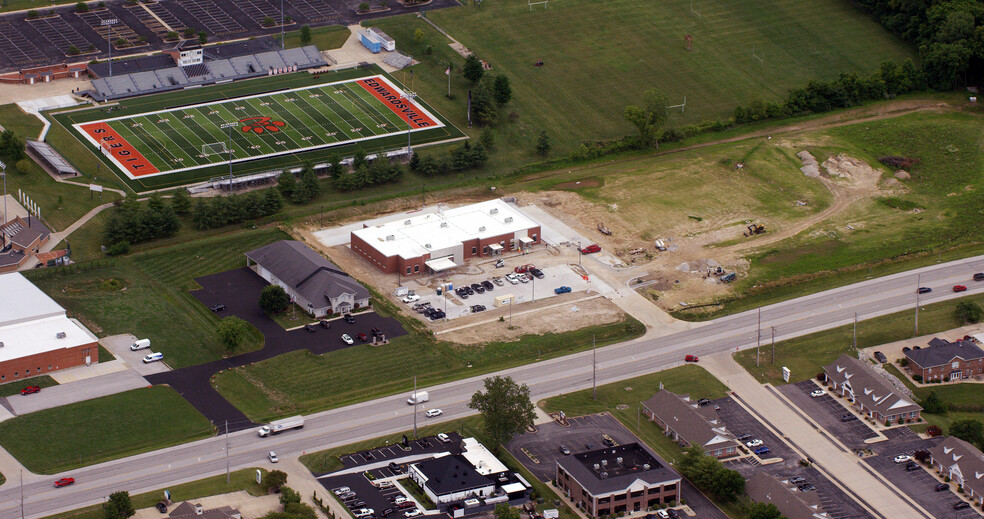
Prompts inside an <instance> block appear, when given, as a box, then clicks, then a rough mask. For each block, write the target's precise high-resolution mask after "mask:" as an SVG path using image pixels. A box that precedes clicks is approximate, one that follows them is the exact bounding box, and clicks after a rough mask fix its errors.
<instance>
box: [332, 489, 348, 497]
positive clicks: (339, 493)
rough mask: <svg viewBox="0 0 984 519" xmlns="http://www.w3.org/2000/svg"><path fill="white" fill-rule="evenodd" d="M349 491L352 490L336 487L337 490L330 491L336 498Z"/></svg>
mask: <svg viewBox="0 0 984 519" xmlns="http://www.w3.org/2000/svg"><path fill="white" fill-rule="evenodd" d="M351 491H352V489H351V488H349V487H338V488H336V489H334V490H332V492H334V493H335V495H336V496H339V495H342V494H344V493H346V492H351Z"/></svg>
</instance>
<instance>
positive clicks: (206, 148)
mask: <svg viewBox="0 0 984 519" xmlns="http://www.w3.org/2000/svg"><path fill="white" fill-rule="evenodd" d="M228 152H229V148H226V143H224V142H212V143H208V144H202V155H204V156H206V157H208V156H210V155H219V154H222V153H228Z"/></svg>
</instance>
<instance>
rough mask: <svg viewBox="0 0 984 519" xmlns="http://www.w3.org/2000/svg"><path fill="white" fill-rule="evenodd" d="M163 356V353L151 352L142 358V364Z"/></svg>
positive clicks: (155, 360) (157, 359)
mask: <svg viewBox="0 0 984 519" xmlns="http://www.w3.org/2000/svg"><path fill="white" fill-rule="evenodd" d="M163 358H164V354H163V353H159V352H158V353H151V354H150V355H147V356H146V357H144V358H143V361H144V364H150V363H151V362H157V361H159V360H161V359H163Z"/></svg>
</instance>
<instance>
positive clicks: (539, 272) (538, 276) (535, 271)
mask: <svg viewBox="0 0 984 519" xmlns="http://www.w3.org/2000/svg"><path fill="white" fill-rule="evenodd" d="M530 274H533V275H534V276H536V279H543V277H544V276H543V271H542V270H540V269H538V268H536V267H533V268H530Z"/></svg>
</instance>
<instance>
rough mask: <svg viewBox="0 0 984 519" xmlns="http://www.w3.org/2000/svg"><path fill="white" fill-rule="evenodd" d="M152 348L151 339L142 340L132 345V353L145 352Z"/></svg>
mask: <svg viewBox="0 0 984 519" xmlns="http://www.w3.org/2000/svg"><path fill="white" fill-rule="evenodd" d="M149 347H150V339H140V340H138V341H137V342H135V343H133V344H131V345H130V351H137V350H143V349H147V348H149Z"/></svg>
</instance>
